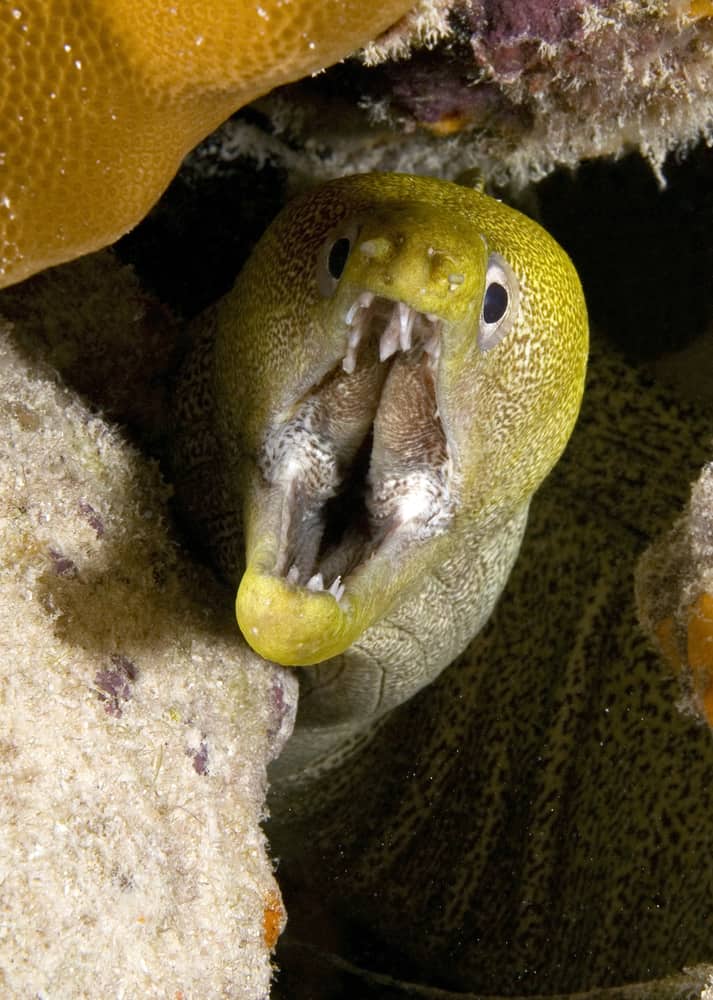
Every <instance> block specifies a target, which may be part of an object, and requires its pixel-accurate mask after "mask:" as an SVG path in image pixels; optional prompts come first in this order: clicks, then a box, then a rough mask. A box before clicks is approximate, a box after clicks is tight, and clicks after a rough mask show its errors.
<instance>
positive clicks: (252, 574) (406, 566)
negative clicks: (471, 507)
mask: <svg viewBox="0 0 713 1000" xmlns="http://www.w3.org/2000/svg"><path fill="white" fill-rule="evenodd" d="M403 541H404V540H401V543H403ZM442 541H443V536H440V537H434V538H432V539H429V540H427V541H425V542H421V543H419V542H417V541H414V542H413V545H414V549H413V551H412V552H411V553H410V554H409V555H407V556H406V557H405V558H400V554H399V552H398V549H400V548H401V547H402V544H395V545H393V546H390V545H389V544H388V542H387V543H386V544H384V545H383V546H382V547H381V549H380V550H378V551H377V552H376V553H375V554H374V556H373V557H372V558H371V559H370V560H369V561H368V562H367V563H365V564H363V565H362V566H359V567H358V568H357V569H356V570H355V571H354V572H353V573H352V574H350V575H349V576H348V577H347V578H346V579H345V580H344V581H343V582H341V581H340V583H339V584H338V585H337V586H338V588H339V596H338V597H337V596H335V593H334V590H336V589H337V588H336V587H333V588H332V589H331V590H325V589H317V586H316V584H315V583H312V582H311V581H308V583H307V584H306V585H300V584H298V583H293V582H291V581H290V580H289V579H288V577H286V576H282V575H279V574H276V573H274V572H270V571H269V570H268V569H267V567H266V566H265V564H264V562H263V560H262V559H261V558H260V556H259V555H256V558H255V559H254V560H253V561H251V562H250V563H249V564H248V566H247V568H246V570H245V573H244V574H243V577H242V579H241V581H240V586H239V587H238V593H237V597H236V602H235V611H236V616H237V620H238V625H239V627H240V630H241V632H242V633H243V636H244V637H245V639H246V641H247V642H248V644H249V645H250V646H251V647H252V648H253V649H254V650H255V652H257V653H259V655H260V656H262V657H264V658H265V659H266V660H270V661H272V662H274V663H279V664H281V665H282V666H287V667H290V666H291V667H296V666H312V665H314V664H317V663H321V662H323V661H324V660H328V659H330V658H331V657H334V656H338V655H339V654H340V653H343V652H344V651H345V650H346V649H348V648H349V646H351V645H352V643H353V642H355V641H356V640H357V639H358V638H359V637H360V636H361V635H362V633H363V632H365V631H366V629H367V628H368V627H369V626H370V625H372V624H374V623H375V622H377V621H378V620H380V619H381V618H383V617H384V616H385V615H387V614H388V612H389V610H390V609H391V608H392V607H393V606H394V605H395V604H396V603H397V601H398V599H399V597H400V595H401V594H402V593H403V592H405V591H407V590H408V589H409V587H410V586H411V585H412V584H413V583H414V582H415V580H417V579H418V577H419V575H420V574H421V573H423V572H424V571H425V570H426V569H427V567H428V565H429V564H430V563H431V562H437V561H439V560H440V558H441V552H440V545H439V543H440V542H442ZM391 549H394V550H396V551H393V552H392V551H390V550H391ZM401 555H403V554H402V553H401Z"/></svg>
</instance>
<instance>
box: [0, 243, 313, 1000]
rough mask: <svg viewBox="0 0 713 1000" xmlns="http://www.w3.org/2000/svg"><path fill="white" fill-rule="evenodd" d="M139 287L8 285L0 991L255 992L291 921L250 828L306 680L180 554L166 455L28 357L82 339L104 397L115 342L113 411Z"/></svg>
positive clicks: (128, 279)
mask: <svg viewBox="0 0 713 1000" xmlns="http://www.w3.org/2000/svg"><path fill="white" fill-rule="evenodd" d="M62 271H64V273H62ZM72 272H75V273H72ZM53 288H54V299H53V295H52V289H53ZM82 289H83V290H84V294H85V296H86V298H87V302H85V304H84V305H83V306H81V307H79V308H77V304H78V303H81V301H82V300H81V294H82ZM23 290H24V292H25V304H26V309H25V317H24V326H23V316H22V308H21V306H22V298H23V295H22V293H23ZM136 291H137V286H136V283H135V281H134V279H133V278H132V276H131V274H130V272H129V271H128V269H126V268H121V267H120V266H118V265H117V264H116V263H115V262H112V261H111V258H109V257H100V258H98V259H96V258H90V259H87V260H85V261H81V262H76V263H75V264H73V265H69V266H68V267H67V268H66V269H61V270H59V271H57V272H55V273H54V274H53V275H47V276H44V275H43V276H40V277H39V278H38V279H36V280H35V281H34V282H28V283H26V284H25V285H23V286H22V288H18V289H12V300H11V299H10V295H9V293H8V292H5V293H4V297H5V299H6V300H7V304H8V306H9V305H10V304H12V311H13V313H14V314H15V315H16V327H15V330H14V331H12V330H11V329H10V327H9V324H7V323H5V322H3V325H2V329H1V331H0V414H1V415H2V421H3V437H2V440H1V441H0V534H1V535H2V540H3V544H2V550H1V552H0V701H1V702H2V706H3V727H2V734H1V737H0V771H1V780H0V839H1V840H2V843H3V845H4V846H3V852H2V857H1V858H0V885H1V886H2V888H1V890H0V897H1V899H2V915H1V916H0V992H2V994H3V996H8V997H11V996H30V995H32V996H93V997H96V996H118V995H122V996H133V997H139V996H141V997H148V998H150V997H156V998H159V997H160V998H164V997H168V996H170V997H174V996H179V995H182V996H201V997H206V998H213V997H214V998H218V997H233V998H241V1000H242V998H244V1000H256V998H258V997H266V996H267V995H268V990H269V982H270V978H271V959H270V951H271V949H272V948H273V947H274V944H275V940H276V938H277V935H278V934H279V932H280V930H281V929H282V927H283V926H284V920H285V914H284V908H283V906H282V903H281V898H280V893H279V889H278V888H277V885H276V883H275V880H274V877H273V874H272V868H271V863H270V860H269V858H268V857H267V853H266V845H265V839H264V836H263V834H262V831H261V829H260V827H259V822H260V819H261V818H262V815H263V810H264V802H263V800H264V793H265V765H266V762H267V760H268V758H269V757H270V756H272V755H274V754H275V753H277V752H278V751H279V749H280V747H281V746H282V744H283V743H284V740H285V738H286V736H287V734H288V733H289V731H290V728H291V724H292V716H293V714H294V702H295V697H296V691H295V688H294V683H293V678H292V677H291V676H290V675H288V674H284V673H283V672H282V671H279V670H278V669H276V668H273V667H271V666H268V665H266V664H265V663H264V662H262V661H260V660H258V658H257V657H255V656H254V655H253V654H251V653H250V652H249V651H248V650H247V649H246V647H245V646H244V645H243V643H242V642H241V641H240V639H239V636H238V635H237V633H236V631H235V628H234V622H233V619H232V614H231V609H230V603H231V602H230V600H229V599H228V600H227V601H226V600H225V594H224V593H223V591H222V590H221V588H219V587H218V586H217V585H216V583H215V582H214V581H213V580H212V578H211V577H210V575H209V574H208V572H207V571H206V570H203V569H201V568H200V567H197V566H195V565H194V564H193V563H192V562H191V561H190V560H189V559H188V558H187V557H186V556H185V555H184V554H183V553H182V552H181V550H180V549H179V548H178V547H177V545H176V542H175V538H174V537H173V534H172V531H171V527H170V520H169V516H168V513H169V512H168V507H167V501H168V496H169V492H170V491H169V489H168V488H167V487H166V485H165V484H164V483H163V482H162V480H161V478H160V476H159V473H158V470H157V467H156V465H155V463H153V462H151V461H149V460H147V459H146V458H144V457H142V455H141V454H140V453H139V452H138V451H136V449H135V448H133V447H132V446H130V445H128V444H127V443H126V441H125V440H124V439H123V437H122V435H121V434H120V433H119V431H118V430H117V429H116V428H115V427H114V426H113V425H111V424H110V423H109V422H108V421H107V419H106V418H105V417H103V416H99V415H98V413H97V411H96V409H95V408H94V407H92V406H90V405H89V404H88V403H87V402H85V401H83V400H82V399H81V397H80V396H79V395H78V394H77V393H76V392H73V391H70V390H69V389H68V388H66V387H65V386H64V385H63V384H62V382H61V381H60V380H59V379H58V377H57V373H56V370H55V369H53V368H50V367H48V366H45V365H43V364H40V363H39V362H38V361H37V360H35V359H36V358H37V356H38V354H39V353H41V352H42V351H47V352H48V354H52V356H53V357H54V358H55V360H56V361H57V362H58V363H59V364H62V363H64V364H65V367H66V371H67V373H68V374H72V373H76V372H77V371H78V370H79V368H80V367H81V363H80V359H78V358H76V356H75V354H76V352H77V350H78V349H79V345H80V344H81V343H82V341H83V338H87V342H90V347H89V348H88V349H87V353H86V355H85V356H84V369H85V371H84V376H83V377H84V384H85V387H88V388H89V390H90V391H91V393H92V394H93V395H94V396H95V400H96V401H97V402H98V401H99V400H98V395H97V394H98V392H99V388H100V383H101V378H102V377H103V375H102V373H105V372H106V371H107V370H109V367H110V365H109V362H108V356H109V355H111V352H112V351H113V352H114V353H113V355H112V357H113V362H114V367H115V372H116V375H115V379H114V381H115V382H116V383H117V384H119V385H118V388H119V391H117V393H116V394H115V396H114V397H113V403H112V406H113V407H114V409H115V411H116V412H117V413H119V412H120V411H121V407H122V405H125V403H126V396H127V392H128V387H129V385H130V384H131V380H132V376H133V375H134V374H135V373H136V372H137V370H138V369H139V365H138V363H137V361H136V357H137V356H138V353H139V351H140V347H141V345H142V343H143V346H144V349H145V350H147V351H150V350H151V347H152V346H153V344H154V343H155V339H154V338H150V337H147V328H148V327H149V326H150V323H151V317H153V321H154V323H155V322H156V319H157V317H160V315H161V314H160V312H157V311H156V310H155V308H154V309H153V310H152V308H151V307H150V305H149V304H148V302H147V299H146V296H143V297H142V298H140V299H137V297H136ZM36 293H38V296H39V301H40V302H41V306H42V309H43V310H44V314H45V315H46V316H47V317H51V320H52V322H51V323H49V321H48V323H49V325H50V326H51V329H50V330H49V332H48V337H49V340H48V338H47V337H42V338H41V339H38V338H37V337H36V336H35V334H36V333H37V332H41V330H40V324H39V323H37V317H38V314H36V313H34V312H33V300H36ZM127 300H128V302H129V309H128V313H130V312H131V310H133V312H134V313H135V314H138V315H137V318H136V321H135V322H134V323H131V322H124V321H125V320H126V317H127V314H128V313H127V312H125V311H124V307H123V305H122V303H123V302H124V301H127ZM35 304H36V302H35ZM2 305H3V302H2V299H0V311H1V310H2ZM115 306H117V307H118V308H117V309H116V312H117V320H119V319H120V321H117V322H114V323H112V321H111V315H112V310H114V308H115ZM102 317H104V319H102ZM102 326H104V327H105V330H104V336H105V341H104V343H103V344H102V343H101V338H100V334H99V332H98V331H99V330H101V329H102ZM62 329H64V332H65V346H66V348H67V350H66V351H65V352H63V351H62V339H61V330H62ZM92 329H94V333H93V334H92V336H91V338H90V337H89V333H90V331H91V330H92ZM159 340H160V337H159ZM48 348H49V349H48ZM122 357H126V358H127V361H128V364H127V372H126V373H124V372H122V371H121V359H122ZM154 363H155V364H159V361H155V362H154ZM92 369H93V371H92ZM124 379H125V380H126V381H125V382H124ZM148 381H149V377H148V375H147V378H146V381H145V382H143V383H142V382H140V381H139V382H137V384H136V390H135V391H136V392H138V393H141V392H143V391H145V390H146V387H147V384H148ZM115 388H116V387H115ZM124 389H126V390H127V392H124ZM133 412H140V408H138V410H134V411H133Z"/></svg>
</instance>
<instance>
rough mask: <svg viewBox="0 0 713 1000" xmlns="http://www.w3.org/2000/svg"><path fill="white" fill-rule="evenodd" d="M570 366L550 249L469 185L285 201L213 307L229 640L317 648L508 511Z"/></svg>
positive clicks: (574, 341) (576, 355) (566, 429)
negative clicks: (234, 631)
mask: <svg viewBox="0 0 713 1000" xmlns="http://www.w3.org/2000/svg"><path fill="white" fill-rule="evenodd" d="M586 353H587V319H586V311H585V307H584V302H583V297H582V293H581V289H580V285H579V281H578V279H577V276H576V273H575V271H574V268H573V267H572V265H571V263H570V261H569V259H568V258H567V256H566V254H565V253H564V252H563V251H562V250H561V249H560V247H559V246H558V245H557V244H556V243H555V241H554V240H552V239H551V237H549V236H548V235H547V234H546V233H545V232H544V231H543V230H542V229H541V228H540V227H539V226H538V225H536V224H535V223H534V222H532V221H531V220H529V219H527V218H526V217H524V216H522V215H520V214H519V213H517V212H515V211H514V210H512V209H510V208H507V207H506V206H504V205H502V204H501V203H499V202H497V201H495V200H493V199H491V198H488V197H487V196H485V195H482V194H480V193H479V192H476V191H473V190H470V189H467V188H464V187H460V186H457V185H455V184H450V183H447V182H444V181H439V180H435V179H430V178H417V177H410V176H407V175H397V174H381V175H379V174H373V175H363V176H353V177H348V178H344V179H341V180H339V181H335V182H332V183H330V184H327V185H324V186H323V187H321V188H319V189H318V190H317V191H315V192H312V193H309V194H308V195H306V196H305V197H303V198H302V199H301V200H300V201H298V202H297V203H294V204H293V205H290V206H288V207H287V209H285V210H284V211H283V213H282V214H281V215H280V216H279V217H278V219H277V220H276V221H275V222H274V223H273V225H272V226H271V227H270V228H269V229H268V231H267V233H266V234H265V236H264V237H263V238H262V240H261V242H260V243H259V244H258V246H257V248H256V250H255V251H254V253H253V255H252V257H251V259H250V260H249V262H248V264H247V265H246V267H245V269H244V270H243V272H242V274H241V275H240V277H239V278H238V281H237V283H236V285H235V287H234V289H233V291H232V292H231V293H230V294H229V295H228V296H227V297H226V299H225V300H224V302H223V304H222V305H221V307H220V313H219V318H218V338H217V344H216V352H215V369H214V376H213V378H214V383H213V393H214V397H215V401H216V407H217V413H218V421H217V426H218V433H219V436H220V438H221V441H222V444H223V447H224V450H225V454H226V462H227V463H228V467H229V475H230V480H231V488H234V489H235V491H236V495H237V494H239V495H240V497H241V498H242V501H241V502H242V505H243V513H244V524H245V558H246V564H245V568H244V572H243V573H242V578H241V580H240V585H239V588H238V595H237V602H236V609H237V617H238V623H239V625H240V628H241V630H242V632H243V634H244V636H245V638H246V640H247V641H248V642H249V643H250V645H251V646H252V647H253V648H254V649H255V650H256V651H257V652H259V653H260V654H261V655H263V656H264V657H265V658H267V659H269V660H273V661H276V662H279V663H282V664H286V665H309V664H315V663H319V662H321V661H323V660H326V659H328V658H330V657H333V656H336V655H337V654H339V653H341V652H343V651H344V650H346V649H347V648H348V647H349V646H350V645H351V643H353V642H354V641H355V639H357V638H358V637H359V636H360V635H361V634H362V633H363V632H364V631H365V630H366V629H367V628H368V627H369V626H370V625H372V624H373V623H375V622H377V621H378V620H380V619H381V618H383V617H384V616H385V615H386V614H387V613H388V612H389V611H390V610H391V609H392V608H393V607H394V606H395V605H397V604H398V603H399V602H400V601H402V600H405V599H407V598H408V595H409V593H412V592H413V588H415V587H418V583H419V579H421V578H422V576H423V574H424V573H426V572H428V570H429V567H433V566H434V565H438V564H439V563H442V562H443V561H444V559H446V558H447V556H448V554H449V552H450V551H452V549H453V546H462V545H464V544H466V542H465V539H472V538H474V537H475V538H477V537H483V536H484V534H487V533H488V532H494V531H497V530H498V526H499V525H502V524H503V523H504V521H505V520H506V519H507V518H510V517H512V516H513V514H514V513H516V512H517V511H519V510H521V509H522V508H523V507H526V505H527V503H528V502H529V499H530V497H531V495H532V493H533V491H534V490H535V489H536V488H537V486H538V485H539V483H540V482H541V481H542V479H543V478H544V476H545V475H546V474H547V472H548V471H549V470H550V468H551V467H552V465H553V464H554V462H555V461H556V460H557V458H558V457H559V454H560V453H561V451H562V449H563V448H564V445H565V443H566V441H567V439H568V437H569V434H570V432H571V430H572V427H573V424H574V421H575V419H576V415H577V412H578V409H579V404H580V399H581V394H582V388H583V381H584V372H585V364H586Z"/></svg>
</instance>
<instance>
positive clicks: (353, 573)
mask: <svg viewBox="0 0 713 1000" xmlns="http://www.w3.org/2000/svg"><path fill="white" fill-rule="evenodd" d="M443 326H444V323H443V321H442V320H441V319H440V318H439V317H438V316H436V315H434V314H427V313H423V312H419V311H418V310H417V309H415V308H413V307H412V306H411V305H409V304H407V303H406V302H403V301H394V300H391V299H388V298H386V297H384V296H380V295H376V294H374V293H372V292H370V291H361V292H358V293H357V294H356V296H355V298H354V299H353V301H352V302H351V304H350V305H349V306H348V308H347V309H346V312H345V314H344V354H343V357H342V359H341V361H340V362H338V363H337V364H336V365H335V367H334V368H332V369H331V370H330V371H329V372H328V373H327V374H326V375H325V376H324V377H323V378H322V379H320V381H319V382H318V383H317V384H315V385H314V386H312V388H311V389H310V390H309V391H308V392H307V393H306V394H305V396H304V397H303V398H302V399H301V400H300V401H298V402H297V403H296V404H295V406H294V407H293V410H292V412H291V413H290V414H289V415H288V418H287V419H286V420H285V421H283V422H282V423H281V424H280V425H279V426H277V427H274V428H273V429H272V430H271V432H270V433H269V434H268V435H267V438H266V440H265V443H264V446H263V448H262V452H261V454H260V456H259V467H260V473H261V475H262V478H263V480H264V485H265V486H266V487H267V492H268V495H269V496H270V503H269V505H268V506H269V507H270V510H271V511H272V512H273V513H272V514H271V515H268V517H271V518H272V519H273V521H274V522H275V523H274V524H273V526H272V530H273V532H274V535H275V536H276V540H277V544H276V546H275V547H274V548H273V550H272V551H273V552H274V553H275V555H274V557H273V558H271V560H270V561H272V562H273V564H272V565H269V563H268V564H263V565H261V566H260V567H259V571H257V572H258V573H259V576H260V577H261V585H260V587H258V588H257V589H258V590H259V592H260V599H259V600H258V598H257V591H254V585H255V584H256V582H257V576H256V573H255V572H253V569H252V568H251V567H250V566H248V571H247V572H246V575H245V577H244V578H243V582H242V583H241V588H240V591H239V593H238V620H239V622H240V624H241V628H242V629H243V632H244V634H245V635H246V638H247V639H248V641H249V642H250V643H251V645H253V646H254V647H255V648H256V649H257V650H258V652H261V653H262V655H264V656H268V658H271V659H278V660H279V662H293V663H294V662H302V663H307V662H318V661H319V660H321V659H324V658H325V656H324V654H323V652H322V650H323V649H324V648H328V655H335V651H334V648H333V643H332V642H331V641H330V642H328V643H327V646H326V647H325V646H324V641H325V637H324V636H321V637H319V638H320V639H321V640H322V642H320V643H318V644H317V645H318V646H319V650H320V652H319V654H318V655H315V650H314V648H313V641H312V639H310V641H308V642H306V646H308V647H309V651H307V650H306V649H304V650H303V651H302V652H298V650H299V648H300V646H303V647H304V646H305V636H301V637H300V636H298V635H297V634H295V635H294V636H292V639H291V640H290V641H293V640H294V641H293V646H292V649H291V651H290V652H289V653H288V654H287V656H286V655H285V652H284V650H282V646H283V645H285V642H284V641H283V640H284V636H285V632H286V631H287V632H294V633H300V635H301V633H302V632H305V631H309V630H310V628H311V625H307V627H306V628H305V622H306V621H310V619H311V616H310V613H309V606H310V599H312V603H313V604H314V599H321V601H322V602H324V601H325V600H328V601H330V602H331V603H332V605H333V607H332V609H331V613H330V615H329V617H330V619H332V618H335V616H336V618H338V619H344V620H342V621H341V626H342V627H344V626H346V625H347V622H351V623H352V624H351V625H349V627H346V629H345V630H344V629H343V628H338V629H337V632H340V633H341V632H342V631H343V635H344V640H345V641H344V642H342V641H340V642H339V647H340V649H339V650H337V651H341V650H343V649H344V648H346V645H349V643H350V642H351V641H353V639H354V638H355V637H356V635H357V634H359V632H361V631H362V630H363V628H364V627H366V625H368V624H369V623H370V621H373V620H374V619H375V618H376V617H378V616H380V615H381V614H383V613H384V611H385V610H387V609H388V604H389V602H390V601H391V600H392V599H393V593H391V594H389V593H388V592H389V591H392V592H393V590H394V585H393V581H394V579H397V578H398V576H399V574H402V573H403V568H404V567H403V564H404V562H408V559H407V556H408V554H409V552H410V550H412V549H413V547H414V546H415V545H418V544H419V543H423V542H424V541H426V540H428V539H429V538H432V537H434V536H436V535H438V534H440V533H442V532H443V531H444V530H445V529H446V527H447V526H448V524H449V523H450V520H451V517H452V514H453V502H452V500H451V491H450V468H451V462H450V456H449V448H448V438H447V433H446V430H445V428H444V426H443V422H442V420H441V418H440V415H439V409H438V399H437V375H438V360H439V356H440V350H441V338H442V336H443ZM263 530H264V528H263ZM406 575H408V574H406ZM267 577H271V578H272V581H273V582H272V584H268V582H267V579H266V578H267ZM386 579H388V580H389V585H388V586H385V580H386ZM251 588H253V589H251ZM268 591H269V593H268ZM365 591H368V593H369V599H368V601H367V604H368V608H366V607H364V601H363V594H364V592H365ZM266 600H267V601H268V603H267V605H266V604H265V601H266ZM260 602H262V606H261V604H260ZM248 605H249V610H248ZM276 605H277V606H279V608H280V609H281V621H280V624H279V625H278V624H277V622H276V620H275V612H276ZM315 607H317V605H316V604H315ZM298 612H299V613H298ZM365 614H366V615H367V618H368V619H369V620H365V618H364V615H365ZM318 618H319V620H320V622H321V616H319V615H318ZM357 620H358V621H359V625H358V628H357V629H356V632H355V630H354V627H352V625H353V626H355V625H356V621H357ZM323 624H324V623H323V622H322V624H321V625H320V627H323ZM276 629H277V630H279V631H280V633H281V635H282V637H283V640H281V641H280V643H279V646H280V648H279V649H276V648H275V647H276V643H275V641H274V632H275V630H276ZM268 632H270V633H272V634H271V635H269V636H268V634H267V633H268ZM278 654H279V655H278ZM290 657H293V658H292V659H290ZM297 657H299V659H298V658H297Z"/></svg>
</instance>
